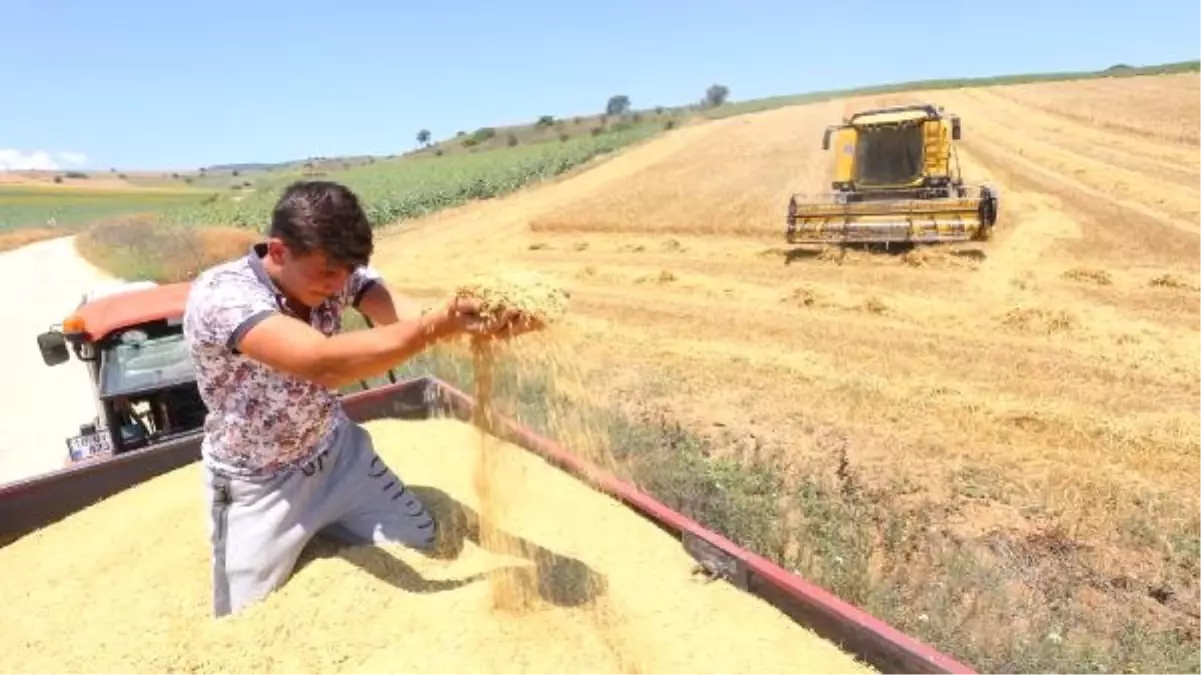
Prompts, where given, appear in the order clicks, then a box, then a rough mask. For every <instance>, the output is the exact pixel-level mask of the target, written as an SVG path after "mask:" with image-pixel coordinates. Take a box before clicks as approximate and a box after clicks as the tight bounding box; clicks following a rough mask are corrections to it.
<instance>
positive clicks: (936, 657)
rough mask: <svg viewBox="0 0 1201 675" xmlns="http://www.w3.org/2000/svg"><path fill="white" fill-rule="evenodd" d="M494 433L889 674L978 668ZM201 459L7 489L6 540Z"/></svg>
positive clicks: (420, 391)
mask: <svg viewBox="0 0 1201 675" xmlns="http://www.w3.org/2000/svg"><path fill="white" fill-rule="evenodd" d="M343 401H344V406H345V409H346V413H347V415H348V416H349V417H350V418H351V419H353V420H355V421H356V422H360V423H362V422H368V421H371V420H376V419H385V418H401V419H425V418H428V417H431V416H451V417H455V418H457V419H460V420H463V421H468V420H470V418H471V413H472V410H473V408H474V405H475V403H474V400H473V399H472V397H470V396H468V395H467V394H466V393H464V392H462V391H460V390H459V389H457V388H455V387H453V386H451V385H449V384H447V383H446V382H443V381H441V380H439V379H437V378H434V377H421V378H415V379H410V380H404V381H401V382H397V383H395V384H389V385H385V386H381V387H378V388H375V389H369V390H367V391H363V392H358V393H354V394H350V395H347V396H345V397H344V398H343ZM496 422H497V428H494V429H492V430H491V431H492V432H493V433H494V434H495V435H497V436H498V437H500V438H501V439H503V440H506V441H509V442H511V443H513V444H515V445H518V446H520V447H524V448H526V449H528V450H530V451H532V452H534V453H536V454H538V455H539V456H541V457H542V458H544V459H546V460H547V461H548V462H550V463H551V464H553V465H555V466H557V467H559V468H560V469H562V470H564V471H567V472H568V473H570V474H572V475H573V476H574V477H576V478H577V479H579V480H582V481H584V482H586V483H588V484H589V485H591V486H593V487H594V488H596V489H598V490H600V491H602V492H604V493H606V494H608V495H610V496H612V497H613V498H615V499H618V500H620V501H622V502H623V503H625V504H626V505H627V506H629V507H631V508H633V509H634V510H636V511H637V512H639V513H641V514H642V515H644V516H645V517H646V518H648V519H649V520H651V521H652V522H654V523H656V524H657V525H658V526H659V527H661V528H662V529H663V530H665V531H666V532H669V533H671V534H672V535H673V536H676V537H678V538H679V539H680V540H681V544H682V545H683V546H684V548H685V549H686V550H688V552H689V553H690V554H691V555H692V556H693V557H694V558H695V559H697V560H698V561H699V562H701V563H703V564H704V566H705V567H706V569H707V570H708V571H709V572H711V573H713V574H715V575H716V576H719V577H721V578H724V579H725V580H726V581H727V582H729V583H732V584H734V585H736V586H738V587H740V588H742V589H743V590H746V591H747V592H750V593H753V594H755V595H757V596H759V597H761V598H762V599H764V600H765V601H767V602H769V603H771V604H772V605H773V606H775V607H777V608H778V609H780V610H781V611H782V612H784V613H785V614H787V615H789V616H790V617H792V618H794V619H795V620H797V621H798V622H799V623H801V624H802V625H805V626H807V627H809V628H811V629H812V630H814V631H815V632H816V633H818V634H819V635H821V636H822V637H824V638H826V639H827V640H830V641H832V642H834V643H835V644H838V645H840V646H841V647H842V648H843V649H845V650H847V651H848V652H850V653H852V654H854V655H856V656H857V657H858V658H860V659H862V660H863V661H865V662H867V663H869V664H871V665H872V666H873V667H875V668H877V669H879V670H881V671H882V672H897V673H973V672H974V671H973V670H971V669H970V668H969V667H968V666H966V665H964V664H962V663H960V662H958V661H956V660H954V659H952V658H951V657H949V656H947V655H945V654H942V653H939V652H938V651H937V650H935V649H933V648H932V647H930V646H929V645H926V644H924V643H922V642H920V641H918V640H916V639H914V638H912V637H911V636H908V635H906V634H904V633H901V632H900V631H898V630H896V629H895V628H893V627H891V626H889V625H888V624H886V623H884V622H883V621H880V620H879V619H877V618H875V617H873V616H871V615H869V614H867V613H866V612H864V611H862V610H860V609H859V608H857V607H854V606H853V605H850V604H849V603H847V602H845V601H843V600H841V599H839V598H838V597H836V596H834V595H832V594H830V593H829V592H827V591H825V590H824V589H822V588H819V587H818V586H815V585H813V584H811V583H809V582H807V581H805V580H804V579H802V578H800V577H799V576H798V575H796V574H793V573H791V572H789V571H787V570H785V569H783V568H781V567H780V566H779V565H776V564H775V563H773V562H771V561H770V560H767V559H765V558H763V557H761V556H758V555H755V554H754V553H751V552H750V551H747V550H745V549H743V548H742V547H740V546H738V545H737V544H735V543H733V542H731V541H729V540H728V539H726V538H725V537H723V536H721V535H719V534H717V533H715V532H712V531H710V530H708V529H706V528H705V527H703V526H702V525H700V524H698V523H696V522H695V521H693V520H691V519H689V518H686V517H685V516H684V515H682V514H680V513H679V512H677V511H675V510H673V509H671V508H668V507H667V506H666V505H664V504H662V503H661V502H659V501H657V500H656V499H654V498H653V497H651V496H650V495H647V494H645V493H643V492H640V491H639V490H637V489H636V488H634V487H632V486H631V485H629V484H627V483H624V482H622V481H621V480H619V479H617V478H616V477H615V476H613V475H611V474H609V473H607V472H604V471H601V470H600V469H599V468H598V467H595V466H593V465H591V464H590V463H588V462H586V461H584V460H583V459H581V458H579V457H576V456H575V455H573V454H571V452H570V451H569V450H568V449H566V448H564V447H563V446H562V445H560V444H558V443H556V442H554V441H552V440H550V439H547V438H545V437H543V436H541V435H539V434H537V433H535V432H533V431H532V430H530V429H527V428H525V427H522V426H520V425H518V424H517V423H515V422H514V421H512V420H510V419H508V418H505V417H503V416H497V417H496ZM199 457H200V436H199V435H195V436H191V437H187V438H183V439H180V440H177V441H173V442H170V443H166V444H163V445H160V446H157V447H154V448H151V449H147V450H142V451H138V452H134V453H130V454H127V455H122V456H118V457H114V458H111V459H107V460H102V461H98V462H95V463H89V464H82V465H77V466H74V467H70V468H66V469H62V470H59V471H54V472H52V473H49V474H45V475H42V476H37V477H34V478H31V479H28V480H24V481H19V482H16V483H11V484H8V485H3V486H0V546H3V545H4V544H5V543H6V542H9V541H12V540H13V539H16V538H19V537H20V536H22V535H23V534H26V533H28V532H30V531H33V530H36V529H39V528H42V527H45V526H47V525H49V524H51V523H53V522H55V521H58V520H60V519H62V518H64V517H66V516H68V515H70V514H71V513H74V512H76V511H79V510H81V509H83V508H86V507H87V506H88V505H90V504H93V503H95V502H96V501H99V500H101V499H104V498H106V497H109V496H111V495H113V494H116V493H118V492H120V491H122V490H124V489H126V488H128V487H131V486H133V485H136V484H138V483H140V482H143V481H146V480H149V479H151V478H153V477H155V476H158V475H160V474H163V473H165V472H167V471H171V470H173V469H176V468H179V467H181V466H184V465H186V464H189V463H191V462H193V461H195V460H197V459H199Z"/></svg>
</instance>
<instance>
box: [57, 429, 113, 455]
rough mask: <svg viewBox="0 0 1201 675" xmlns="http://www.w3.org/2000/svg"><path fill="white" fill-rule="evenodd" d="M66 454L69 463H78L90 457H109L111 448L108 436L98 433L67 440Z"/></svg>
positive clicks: (111, 451)
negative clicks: (69, 460)
mask: <svg viewBox="0 0 1201 675" xmlns="http://www.w3.org/2000/svg"><path fill="white" fill-rule="evenodd" d="M67 453H68V454H69V455H70V456H71V461H73V462H78V461H80V460H84V459H88V458H90V457H97V456H103V455H111V454H112V453H113V448H112V446H111V445H110V444H109V438H108V434H107V433H104V432H102V431H98V432H96V433H92V434H82V435H79V436H73V437H71V438H68V439H67Z"/></svg>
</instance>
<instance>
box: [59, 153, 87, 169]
mask: <svg viewBox="0 0 1201 675" xmlns="http://www.w3.org/2000/svg"><path fill="white" fill-rule="evenodd" d="M58 157H59V159H61V160H63V161H64V162H66V163H67V164H74V165H75V166H79V165H80V164H83V163H85V162H87V161H88V156H87V155H85V154H83V153H82V152H60V153H58Z"/></svg>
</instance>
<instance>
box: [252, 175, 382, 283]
mask: <svg viewBox="0 0 1201 675" xmlns="http://www.w3.org/2000/svg"><path fill="white" fill-rule="evenodd" d="M268 236H271V237H278V238H280V239H282V240H283V242H284V243H285V244H287V245H288V248H291V249H292V250H293V251H295V252H296V253H297V254H299V255H305V254H308V253H313V252H321V253H324V254H325V255H326V257H327V258H328V259H329V261H330V263H332V264H335V265H345V266H347V267H352V268H353V267H359V266H361V265H366V264H367V261H368V260H370V259H371V253H372V251H373V249H374V243H373V241H372V233H371V223H370V222H369V221H368V220H367V214H365V213H364V212H363V208H362V207H361V206H360V205H359V198H358V197H357V196H355V194H354V192H352V191H351V190H350V189H349V188H347V187H346V186H344V185H341V184H339V183H335V182H333V181H322V180H312V181H297V182H295V183H292V184H291V185H289V186H288V187H287V188H286V189H284V193H283V194H282V195H281V196H280V198H279V201H277V202H276V203H275V209H274V210H273V211H272V213H271V229H270V231H269V232H268Z"/></svg>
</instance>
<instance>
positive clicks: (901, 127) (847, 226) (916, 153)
mask: <svg viewBox="0 0 1201 675" xmlns="http://www.w3.org/2000/svg"><path fill="white" fill-rule="evenodd" d="M959 138H960V127H959V117H958V116H956V115H943V114H942V112H941V108H939V109H936V108H935V107H934V106H932V105H927V104H919V105H908V106H900V107H895V108H876V109H872V110H865V111H862V112H858V113H856V114H854V115H851V116H849V117H846V118H844V120H843V123H842V124H841V125H837V126H830V127H828V128H827V129H826V131H825V134H824V135H823V137H822V149H823V150H829V149H830V146H831V144H833V146H834V148H835V151H836V152H837V155H836V156H835V161H834V181H833V188H834V189H833V191H832V192H828V193H825V194H821V195H816V196H813V195H802V194H794V195H793V196H792V198H791V199H790V200H789V202H788V229H787V232H786V237H787V240H788V242H789V243H790V244H811V243H821V244H834V243H934V242H962V241H982V240H986V239H988V238H990V237H991V235H992V228H993V224H994V223H996V220H997V192H996V190H995V189H994V188H993V187H991V186H988V185H982V186H979V187H976V188H973V187H969V186H968V185H966V184H964V182H963V179H962V178H961V176H960V172H959V156H958V154H957V153H956V149H955V146H954V145H952V141H958V140H959ZM973 193H974V194H973Z"/></svg>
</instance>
